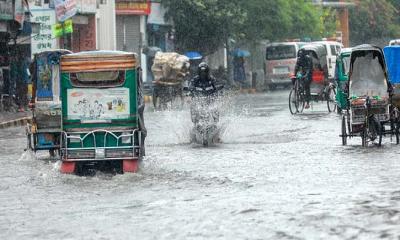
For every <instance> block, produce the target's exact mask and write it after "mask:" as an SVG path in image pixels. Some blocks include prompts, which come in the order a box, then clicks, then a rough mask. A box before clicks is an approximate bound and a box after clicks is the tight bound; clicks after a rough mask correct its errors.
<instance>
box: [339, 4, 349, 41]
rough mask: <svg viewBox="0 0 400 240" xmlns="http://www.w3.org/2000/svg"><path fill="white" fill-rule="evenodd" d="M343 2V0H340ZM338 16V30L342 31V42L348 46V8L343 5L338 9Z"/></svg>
mask: <svg viewBox="0 0 400 240" xmlns="http://www.w3.org/2000/svg"><path fill="white" fill-rule="evenodd" d="M340 2H341V3H345V0H340ZM338 17H339V21H340V30H341V32H342V36H343V37H342V43H343V46H344V47H349V46H350V31H349V8H348V7H343V8H340V9H338Z"/></svg>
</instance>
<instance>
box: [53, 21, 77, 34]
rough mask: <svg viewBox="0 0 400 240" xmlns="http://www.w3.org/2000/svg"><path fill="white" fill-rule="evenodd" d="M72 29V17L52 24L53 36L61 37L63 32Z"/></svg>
mask: <svg viewBox="0 0 400 240" xmlns="http://www.w3.org/2000/svg"><path fill="white" fill-rule="evenodd" d="M73 31H74V28H73V25H72V19H68V20H66V21H65V22H64V23H57V24H55V25H53V35H54V37H62V36H63V35H64V34H68V33H72V32H73Z"/></svg>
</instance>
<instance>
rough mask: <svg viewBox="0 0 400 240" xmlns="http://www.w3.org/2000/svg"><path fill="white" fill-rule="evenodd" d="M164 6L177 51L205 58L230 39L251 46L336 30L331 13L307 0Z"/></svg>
mask: <svg viewBox="0 0 400 240" xmlns="http://www.w3.org/2000/svg"><path fill="white" fill-rule="evenodd" d="M163 4H164V6H165V7H166V8H167V14H166V18H167V19H168V20H172V21H173V22H174V24H175V30H176V45H177V47H178V50H181V51H186V50H197V51H200V52H202V53H203V54H206V55H207V54H209V53H212V52H214V51H215V50H217V49H218V48H219V47H221V46H222V45H223V44H224V43H225V42H226V40H227V39H228V38H234V39H235V40H239V41H240V42H246V43H248V44H249V43H250V44H252V43H255V42H257V41H259V40H264V39H268V40H271V41H274V40H280V39H286V38H304V37H310V38H318V37H321V36H326V35H327V34H328V33H332V32H333V31H334V30H335V27H336V23H335V20H331V18H332V15H334V13H332V11H331V12H329V11H327V10H324V9H321V8H318V7H315V6H313V5H312V4H311V2H309V1H304V0H246V1H243V0H163ZM333 19H334V17H333ZM327 21H333V23H332V24H326V22H327Z"/></svg>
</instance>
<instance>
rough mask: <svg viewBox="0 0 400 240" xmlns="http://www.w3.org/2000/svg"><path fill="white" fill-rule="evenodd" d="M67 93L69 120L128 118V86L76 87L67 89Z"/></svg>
mask: <svg viewBox="0 0 400 240" xmlns="http://www.w3.org/2000/svg"><path fill="white" fill-rule="evenodd" d="M67 95H68V96H67V102H68V119H69V120H78V119H79V120H111V119H126V118H129V115H130V105H129V89H128V88H123V87H120V88H105V89H94V88H92V89H90V88H76V89H68V90H67Z"/></svg>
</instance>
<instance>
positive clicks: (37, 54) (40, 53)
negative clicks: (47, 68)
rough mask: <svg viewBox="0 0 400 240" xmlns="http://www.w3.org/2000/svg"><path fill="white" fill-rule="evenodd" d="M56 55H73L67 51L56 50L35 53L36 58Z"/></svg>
mask: <svg viewBox="0 0 400 240" xmlns="http://www.w3.org/2000/svg"><path fill="white" fill-rule="evenodd" d="M54 53H60V54H61V55H64V54H72V52H71V51H70V50H67V49H54V50H46V51H43V52H39V53H35V56H43V55H49V54H54Z"/></svg>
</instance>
